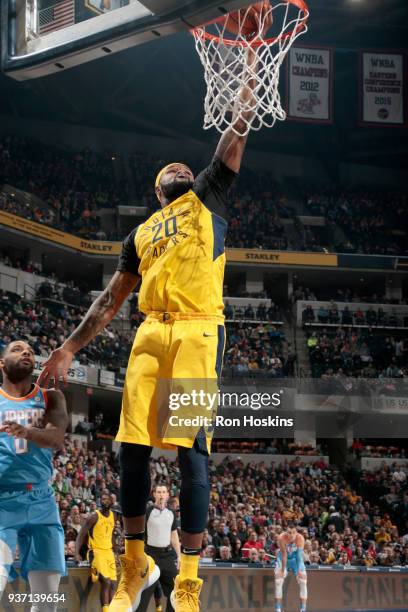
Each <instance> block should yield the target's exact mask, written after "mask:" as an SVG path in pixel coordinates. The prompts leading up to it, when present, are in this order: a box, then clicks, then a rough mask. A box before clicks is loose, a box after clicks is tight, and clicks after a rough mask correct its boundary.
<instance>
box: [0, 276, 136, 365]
mask: <svg viewBox="0 0 408 612" xmlns="http://www.w3.org/2000/svg"><path fill="white" fill-rule="evenodd" d="M62 293H63V296H64V297H63V299H64V300H67V301H62V300H61V296H60V295H59V291H58V289H55V286H53V285H51V284H50V285H49V286H48V287H47V286H46V287H44V284H43V285H40V287H39V288H38V289H37V296H36V299H33V300H29V299H24V298H22V297H21V296H19V295H17V294H15V293H11V292H8V291H3V290H0V347H4V346H6V345H7V344H8V343H9V342H11V341H13V340H17V339H20V340H21V339H24V340H27V342H29V343H30V344H31V345H32V346H33V348H34V351H35V353H36V355H39V356H43V357H46V356H48V355H49V353H50V352H51V351H52V350H54V349H55V348H56V347H58V346H60V345H61V344H62V342H64V340H65V339H66V338H67V337H68V336H69V335H70V334H71V333H72V331H73V330H74V329H75V328H76V327H77V326H78V325H79V323H80V322H81V320H82V317H83V315H84V314H85V312H86V310H87V306H88V304H83V300H84V299H86V296H84V294H82V293H80V292H79V291H78V290H77V288H75V287H73V286H72V287H71V286H70V284H68V285H67V286H66V287H64V288H63V290H62ZM68 300H70V302H71V303H69V302H68ZM76 300H78V302H79V304H78V303H77V304H72V302H75V301H76ZM67 302H68V304H67ZM130 347H131V344H130V339H129V334H127V333H121V332H119V331H117V330H115V329H113V328H112V327H109V326H108V327H107V328H106V329H105V330H104V331H103V332H102V333H101V334H99V335H98V336H97V337H96V338H95V339H94V340H93V341H92V342H90V343H89V344H88V346H87V347H86V348H84V349H83V350H81V351H79V352H78V353H77V355H76V359H77V360H78V361H79V363H80V364H82V365H101V366H105V367H107V368H108V369H111V370H117V369H118V367H119V366H120V365H123V366H125V365H126V363H127V359H128V356H129V352H130Z"/></svg>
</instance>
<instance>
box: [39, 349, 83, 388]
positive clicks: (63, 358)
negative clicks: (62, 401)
mask: <svg viewBox="0 0 408 612" xmlns="http://www.w3.org/2000/svg"><path fill="white" fill-rule="evenodd" d="M73 357H74V353H72V351H69V350H68V349H64V348H63V347H62V346H61V347H60V348H57V349H55V351H52V353H51V355H50V356H49V357H48V359H47V361H45V362H44V363H43V369H42V370H41V374H40V375H39V377H38V380H37V383H38V384H39V386H40V387H48V386H49V384H50V381H51V380H54V386H55V388H56V389H58V386H59V383H60V381H61V380H62V382H63V383H64V385H66V384H67V374H68V370H69V368H70V367H71V363H72V359H73Z"/></svg>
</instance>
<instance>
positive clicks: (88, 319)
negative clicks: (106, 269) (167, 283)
mask: <svg viewBox="0 0 408 612" xmlns="http://www.w3.org/2000/svg"><path fill="white" fill-rule="evenodd" d="M138 280H139V277H138V275H137V274H133V273H131V272H127V271H125V272H121V271H118V272H115V274H114V275H113V276H112V278H111V280H110V282H109V284H108V285H107V287H106V288H105V289H104V290H103V291H102V293H101V294H100V295H99V296H98V297H97V298H96V300H95V301H94V302H93V304H92V305H91V307H90V308H89V310H88V312H87V313H86V315H85V317H84V318H83V320H82V321H81V323H80V325H79V326H78V327H77V329H76V330H75V331H74V332H73V333H72V334H71V335H70V336H69V338H67V340H65V342H64V344H63V345H62V346H61V347H59V348H58V349H56V350H55V351H53V352H52V353H51V355H50V356H49V358H48V359H47V361H45V362H44V365H43V369H42V372H41V374H40V376H39V378H38V384H39V385H40V386H41V385H42V386H47V385H48V383H49V381H50V379H54V382H55V386H56V387H58V381H59V380H60V379H61V378H62V380H63V381H64V383H66V381H67V372H68V369H69V368H70V366H71V362H72V359H73V356H74V354H75V353H76V352H77V351H79V350H80V349H81V348H83V347H84V346H86V345H87V344H88V343H89V342H90V341H91V340H93V339H94V338H95V336H97V335H98V334H99V333H100V332H101V331H102V330H103V329H104V327H106V326H107V325H108V323H110V321H111V320H112V319H113V317H114V316H115V314H116V313H117V311H118V310H119V308H120V307H121V305H122V304H123V302H124V300H125V298H127V297H128V295H129V294H130V292H131V291H132V290H133V289H134V288H135V286H136V284H137V282H138Z"/></svg>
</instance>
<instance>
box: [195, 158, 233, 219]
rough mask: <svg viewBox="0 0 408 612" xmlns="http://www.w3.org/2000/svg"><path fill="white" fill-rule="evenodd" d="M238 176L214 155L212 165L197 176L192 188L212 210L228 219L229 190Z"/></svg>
mask: <svg viewBox="0 0 408 612" xmlns="http://www.w3.org/2000/svg"><path fill="white" fill-rule="evenodd" d="M237 176H238V175H237V174H236V173H235V172H234V171H233V170H230V168H228V166H226V165H225V164H224V163H223V162H222V161H221V160H220V158H219V157H217V156H214V157H213V159H212V162H211V163H210V165H209V166H207V168H205V169H204V170H203V171H202V172H200V174H199V175H198V176H197V178H196V180H195V181H194V185H193V187H192V189H193V191H194V193H195V194H196V196H198V197H199V198H200V200H201V202H202V203H203V204H204V205H205V206H206V207H207V208H208V209H209V210H210V211H211V212H214V213H215V214H217V215H219V216H220V217H223V218H224V219H226V218H227V208H226V204H227V195H228V190H229V188H230V187H231V185H232V183H233V182H234V180H235V179H236V177H237Z"/></svg>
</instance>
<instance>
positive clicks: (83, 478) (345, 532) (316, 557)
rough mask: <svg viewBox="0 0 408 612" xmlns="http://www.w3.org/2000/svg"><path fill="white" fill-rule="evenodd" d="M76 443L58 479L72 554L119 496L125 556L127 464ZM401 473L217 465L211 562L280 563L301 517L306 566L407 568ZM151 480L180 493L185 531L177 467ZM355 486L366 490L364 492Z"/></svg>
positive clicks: (406, 505) (119, 545)
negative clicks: (103, 507)
mask: <svg viewBox="0 0 408 612" xmlns="http://www.w3.org/2000/svg"><path fill="white" fill-rule="evenodd" d="M74 438H76V439H75V440H73V439H72V437H71V436H69V435H68V436H67V437H66V443H65V447H64V449H63V450H61V451H60V452H58V453H57V455H56V457H55V459H54V475H53V488H54V490H55V492H56V495H57V501H58V504H59V508H60V513H61V519H62V524H63V527H64V531H65V542H66V550H65V554H66V558H67V560H68V561H72V562H73V560H74V555H73V551H74V542H75V539H76V537H77V535H78V531H79V529H80V527H81V525H82V523H83V522H84V520H85V519H86V517H87V516H88V514H89V512H92V511H93V510H94V509H95V508H96V504H97V503H98V502H99V499H100V496H101V494H102V493H103V492H108V493H109V494H110V495H111V499H112V503H113V509H114V510H115V511H116V512H117V513H118V515H117V517H118V520H117V522H116V527H115V547H116V550H117V551H118V552H121V551H123V546H124V540H123V529H122V523H121V518H120V517H121V511H120V505H119V502H118V492H119V484H120V481H119V476H118V463H117V459H116V457H114V456H113V455H112V454H111V453H109V452H108V451H107V450H106V449H105V448H104V447H102V448H100V449H99V450H91V449H89V448H88V447H87V443H86V441H85V437H82V440H83V441H82V442H80V441H79V440H80V437H79V436H74ZM394 471H395V470H394V467H393V466H390V467H382V468H381V469H379V470H376V471H373V472H362V473H354V474H350V475H347V476H343V475H341V474H340V473H339V472H338V471H336V470H335V471H333V469H332V468H330V467H329V466H327V465H325V463H324V461H323V460H319V461H317V462H316V463H314V464H312V465H307V464H304V463H302V461H301V458H297V459H296V460H289V461H288V462H286V463H285V464H282V465H281V466H279V467H277V466H275V465H274V464H272V465H271V466H270V467H267V466H266V464H265V463H263V462H262V458H261V457H260V459H259V461H257V462H250V463H247V462H245V459H243V458H240V457H238V458H237V457H235V458H232V457H228V458H226V459H224V460H223V461H222V462H221V463H220V464H218V465H216V464H215V463H214V462H213V461H210V479H211V503H210V508H209V518H208V525H207V530H206V532H205V536H204V541H203V546H202V557H203V558H207V559H209V558H211V559H213V560H214V559H216V560H219V559H221V558H224V560H226V557H227V556H228V557H229V559H230V560H231V559H232V560H234V561H238V562H239V561H244V562H246V561H250V559H251V556H252V550H253V549H255V550H256V551H258V555H259V557H260V560H261V561H262V562H265V563H268V562H270V561H273V560H274V558H275V555H276V552H277V536H278V535H279V533H280V532H281V531H282V525H283V524H284V522H285V521H286V520H291V519H296V520H298V521H299V522H300V526H301V530H302V531H303V533H304V535H305V539H306V545H305V562H306V564H315V563H319V564H321V565H328V564H335V563H340V564H343V565H350V564H351V565H355V566H368V567H371V566H385V567H387V566H394V565H399V566H401V565H402V566H407V565H408V533H407V532H408V492H407V490H406V484H405V483H406V481H405V482H397V483H396V481H395V479H394V478H393V474H394ZM151 475H152V481H153V482H165V483H167V484H168V485H169V486H170V491H171V498H170V501H169V503H170V507H171V508H173V509H174V510H175V512H176V517H177V520H178V525H179V511H178V503H179V502H178V496H179V487H180V481H179V471H178V469H177V465H176V463H175V462H174V461H172V460H169V459H167V458H165V457H159V458H156V459H152V460H151ZM351 481H352V482H353V483H355V482H358V485H357V487H358V488H357V489H356V488H355V485H354V484H353V485H351ZM223 547H226V548H227V551H228V554H227V552H226V551H225V548H223ZM344 553H346V555H345V554H344Z"/></svg>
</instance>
